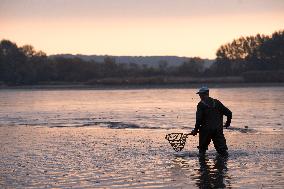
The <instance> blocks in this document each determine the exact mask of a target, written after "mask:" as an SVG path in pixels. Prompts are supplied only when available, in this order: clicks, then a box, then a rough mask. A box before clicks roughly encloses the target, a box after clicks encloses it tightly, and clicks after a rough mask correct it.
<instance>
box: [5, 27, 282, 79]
mask: <svg viewBox="0 0 284 189" xmlns="http://www.w3.org/2000/svg"><path fill="white" fill-rule="evenodd" d="M216 56H217V58H216V60H215V63H214V64H213V65H212V66H211V67H209V68H205V66H204V65H205V63H204V60H203V59H201V58H199V57H194V58H190V59H189V60H188V61H185V62H184V63H183V64H181V65H179V66H175V67H173V66H169V65H170V64H169V63H168V62H167V61H160V62H159V64H158V66H156V67H151V66H148V65H146V64H144V65H139V64H135V63H116V60H115V58H112V57H106V58H105V59H104V61H103V62H95V61H93V60H91V61H85V60H83V59H80V58H64V57H56V58H50V57H48V56H47V55H46V54H45V53H44V52H42V51H36V50H35V49H34V47H33V46H31V45H24V46H22V47H18V46H17V45H16V44H15V43H13V42H11V41H9V40H2V41H1V42H0V83H2V84H6V85H26V84H29V85H30V84H45V83H47V84H50V83H60V82H64V83H75V82H79V83H87V84H163V83H170V84H171V83H188V82H192V83H194V82H210V81H212V82H215V81H216V82H230V81H231V82H241V81H243V80H244V81H247V82H284V74H283V73H284V71H283V70H284V31H277V32H274V33H273V34H272V35H271V36H266V35H260V34H257V35H256V36H248V37H240V38H238V39H235V40H233V41H232V42H231V43H228V44H224V45H222V46H221V47H220V48H219V49H218V50H217V52H216ZM208 77H215V78H216V77H219V79H211V80H210V79H209V80H208V79H206V78H208ZM224 77H226V78H228V81H225V79H224ZM237 78H241V79H237Z"/></svg>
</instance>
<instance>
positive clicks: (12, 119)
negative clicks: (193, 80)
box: [0, 87, 284, 130]
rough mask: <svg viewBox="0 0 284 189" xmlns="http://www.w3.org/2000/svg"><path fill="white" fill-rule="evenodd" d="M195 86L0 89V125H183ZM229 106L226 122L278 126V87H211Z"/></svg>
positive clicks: (281, 104)
mask: <svg viewBox="0 0 284 189" xmlns="http://www.w3.org/2000/svg"><path fill="white" fill-rule="evenodd" d="M195 91H196V90H195V89H155V90H150V89H147V90H0V106H1V109H0V125H2V126H3V125H9V126H13V125H32V126H48V127H69V126H70V127H71V126H72V127H87V126H102V127H111V128H178V129H180V128H189V129H191V128H192V127H193V126H194V122H195V111H196V105H197V103H198V101H199V97H198V96H197V95H196V94H195ZM211 96H212V97H214V98H217V99H219V100H220V101H221V102H223V104H225V105H226V106H227V107H229V108H230V109H231V110H232V112H233V122H232V126H233V127H235V128H244V127H245V126H248V127H249V128H251V129H255V130H266V129H269V130H270V129H274V130H283V127H284V88H283V87H262V88H225V89H212V90H211Z"/></svg>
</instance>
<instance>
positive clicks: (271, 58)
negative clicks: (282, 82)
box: [211, 30, 284, 78]
mask: <svg viewBox="0 0 284 189" xmlns="http://www.w3.org/2000/svg"><path fill="white" fill-rule="evenodd" d="M216 55H217V58H216V62H215V64H214V65H213V66H212V68H211V71H212V72H213V73H215V74H218V75H222V76H228V75H230V76H232V75H243V74H245V75H246V77H245V78H250V77H248V75H249V74H255V73H257V72H255V71H258V73H260V71H270V72H271V71H272V72H273V71H276V70H284V30H283V31H278V32H274V33H273V34H272V36H265V35H259V34H258V35H256V36H249V37H241V38H239V39H235V40H233V41H232V42H231V43H228V44H225V45H222V46H221V47H220V48H219V49H218V50H217V53H216ZM252 71H254V72H252Z"/></svg>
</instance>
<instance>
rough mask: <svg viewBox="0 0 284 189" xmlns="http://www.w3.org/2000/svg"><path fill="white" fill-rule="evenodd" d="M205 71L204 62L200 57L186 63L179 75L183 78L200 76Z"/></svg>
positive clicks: (180, 68)
mask: <svg viewBox="0 0 284 189" xmlns="http://www.w3.org/2000/svg"><path fill="white" fill-rule="evenodd" d="M203 71H204V60H202V59H201V58H199V57H193V58H191V59H189V60H188V61H186V62H184V63H183V64H182V65H181V66H180V67H179V68H178V73H179V74H180V75H183V76H191V77H192V76H200V74H201V73H202V72H203Z"/></svg>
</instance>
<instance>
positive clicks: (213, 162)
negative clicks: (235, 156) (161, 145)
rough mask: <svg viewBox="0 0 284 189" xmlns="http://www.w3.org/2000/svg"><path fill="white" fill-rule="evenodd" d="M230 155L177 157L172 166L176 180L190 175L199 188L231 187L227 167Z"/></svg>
mask: <svg viewBox="0 0 284 189" xmlns="http://www.w3.org/2000/svg"><path fill="white" fill-rule="evenodd" d="M227 162H228V157H222V156H219V155H216V156H215V157H208V156H199V155H198V154H191V155H190V156H184V157H175V158H174V160H173V167H172V168H171V172H172V177H174V179H175V180H177V181H179V180H184V178H186V177H188V178H189V179H190V180H191V182H192V181H194V183H187V185H193V184H194V185H195V186H196V187H197V188H231V184H230V179H231V178H230V176H229V175H228V167H227Z"/></svg>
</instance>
